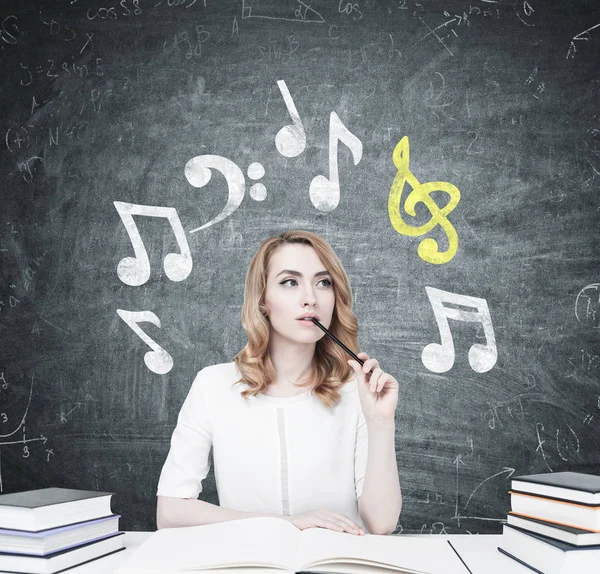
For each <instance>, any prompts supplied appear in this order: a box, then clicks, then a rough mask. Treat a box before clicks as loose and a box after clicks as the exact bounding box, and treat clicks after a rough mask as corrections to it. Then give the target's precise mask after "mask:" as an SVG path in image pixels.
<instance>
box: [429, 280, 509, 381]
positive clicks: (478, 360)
mask: <svg viewBox="0 0 600 574" xmlns="http://www.w3.org/2000/svg"><path fill="white" fill-rule="evenodd" d="M425 291H426V292H427V296H428V297H429V301H430V303H431V307H432V309H433V313H434V316H435V320H436V323H437V325H438V329H439V331H440V338H441V343H430V344H429V345H427V346H426V347H425V348H424V349H423V352H422V354H421V360H422V362H423V365H425V367H426V368H427V369H429V370H430V371H432V372H434V373H445V372H446V371H449V370H450V369H451V368H452V367H453V365H454V359H455V353H454V341H453V339H452V331H451V330H450V323H449V319H452V320H454V321H465V322H468V323H479V324H480V325H481V326H482V327H483V333H484V336H485V344H481V343H475V344H474V345H472V346H471V348H470V349H469V353H468V357H469V365H471V368H472V369H473V370H474V371H475V372H477V373H486V372H487V371H489V370H490V369H492V367H493V366H494V365H495V364H496V361H497V359H498V350H497V348H496V337H495V335H494V327H493V325H492V317H491V315H490V310H489V308H488V304H487V301H486V300H485V299H480V298H478V297H471V296H470V295H459V294H457V293H450V292H448V291H442V290H441V289H435V288H434V287H425ZM448 305H450V306H448ZM460 307H463V308H462V309H461V308H460Z"/></svg>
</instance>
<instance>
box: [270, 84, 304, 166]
mask: <svg viewBox="0 0 600 574" xmlns="http://www.w3.org/2000/svg"><path fill="white" fill-rule="evenodd" d="M277 86H278V87H279V91H280V92H281V95H282V96H283V101H284V102H285V107H286V108H287V110H288V113H289V114H290V117H291V118H292V124H291V125H288V126H283V127H282V128H281V129H280V130H279V131H278V132H277V135H276V136H275V147H277V151H278V152H279V153H280V154H281V155H283V156H285V157H296V156H298V155H300V154H301V153H302V152H303V151H304V150H305V149H306V133H305V132H304V126H303V125H302V120H301V119H300V114H299V113H298V110H297V109H296V105H295V104H294V100H293V99H292V96H291V94H290V91H289V90H288V87H287V85H286V83H285V80H278V81H277Z"/></svg>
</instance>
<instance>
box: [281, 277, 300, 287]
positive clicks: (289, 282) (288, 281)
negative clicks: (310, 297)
mask: <svg viewBox="0 0 600 574" xmlns="http://www.w3.org/2000/svg"><path fill="white" fill-rule="evenodd" d="M297 284H298V283H296V280H295V279H286V280H285V281H282V282H281V283H280V285H286V286H288V287H293V286H294V285H297Z"/></svg>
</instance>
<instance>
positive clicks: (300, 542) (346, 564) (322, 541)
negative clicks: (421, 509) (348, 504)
mask: <svg viewBox="0 0 600 574" xmlns="http://www.w3.org/2000/svg"><path fill="white" fill-rule="evenodd" d="M228 568H231V569H235V573H236V574H239V573H240V572H252V571H254V572H256V568H263V569H264V568H268V569H273V570H276V571H279V572H286V573H288V574H292V573H295V572H300V571H309V572H326V573H328V572H332V573H333V572H335V573H342V574H371V573H375V574H378V573H401V574H467V572H468V571H467V569H466V568H465V566H464V565H463V563H462V562H461V560H460V558H459V557H458V556H457V555H456V553H455V552H454V551H453V549H452V548H451V547H450V545H449V544H448V543H447V541H446V540H445V539H442V538H436V539H435V540H432V539H431V538H430V539H427V540H424V539H423V538H417V537H411V536H409V535H399V536H380V535H372V534H367V535H364V536H357V535H353V534H347V533H344V532H334V531H332V530H326V529H323V528H308V529H305V530H299V529H298V528H296V527H295V526H294V525H293V524H292V523H290V522H288V521H287V520H285V519H282V518H271V517H259V518H244V519H239V520H232V521H228V522H219V523H216V524H208V525H203V526H189V527H184V528H169V529H163V530H159V531H157V532H154V533H153V534H151V535H150V537H149V538H148V539H147V540H146V541H145V542H144V543H143V544H142V545H141V546H140V547H139V548H138V549H137V550H136V551H135V552H134V553H133V555H132V556H131V557H130V559H129V560H128V561H127V562H126V563H125V564H124V565H123V566H122V567H120V568H118V569H117V570H116V571H115V574H165V573H167V572H168V573H169V574H176V573H181V572H195V571H197V572H217V571H218V572H220V573H221V574H223V571H224V569H228Z"/></svg>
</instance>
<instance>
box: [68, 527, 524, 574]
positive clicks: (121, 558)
mask: <svg viewBox="0 0 600 574" xmlns="http://www.w3.org/2000/svg"><path fill="white" fill-rule="evenodd" d="M150 534H151V533H150V532H126V533H125V535H124V544H125V547H126V549H125V550H123V551H121V552H117V553H116V554H113V555H111V556H107V557H105V558H100V559H99V560H94V561H93V562H90V563H89V564H85V565H83V566H78V567H76V568H72V569H71V570H67V572H68V573H69V574H111V573H112V572H114V570H115V569H116V568H118V567H119V566H121V564H123V563H124V562H125V560H127V559H128V558H129V556H131V554H132V553H133V551H134V550H135V549H136V548H137V547H138V546H139V545H140V544H141V543H142V542H143V541H144V540H146V538H148V536H150ZM404 536H418V537H419V538H426V537H429V538H434V537H435V538H438V536H440V535H435V534H429V535H421V534H414V535H412V534H407V535H404ZM443 538H445V539H447V540H450V541H451V542H452V545H453V546H454V547H455V548H456V550H457V551H458V552H459V554H460V555H461V557H462V559H463V560H464V561H465V562H466V564H467V566H468V567H469V569H470V570H471V572H472V574H531V570H529V568H525V567H524V566H521V565H520V564H518V563H516V562H515V561H513V560H511V559H510V558H508V557H507V556H504V554H501V553H500V552H498V550H497V548H498V545H499V543H500V539H501V538H502V536H501V535H499V534H476V535H469V534H454V535H449V536H443ZM443 573H444V565H443V564H440V570H439V573H437V572H436V573H435V574H443ZM65 574H66V573H65ZM465 574H468V573H467V570H466V569H465Z"/></svg>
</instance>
